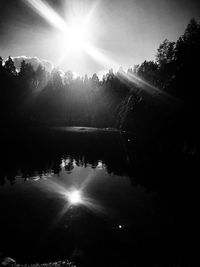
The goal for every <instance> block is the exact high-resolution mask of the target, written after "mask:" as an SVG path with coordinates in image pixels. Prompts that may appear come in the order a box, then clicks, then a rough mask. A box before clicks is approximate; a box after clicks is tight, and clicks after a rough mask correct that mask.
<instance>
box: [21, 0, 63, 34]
mask: <svg viewBox="0 0 200 267" xmlns="http://www.w3.org/2000/svg"><path fill="white" fill-rule="evenodd" d="M24 2H25V3H26V4H28V5H29V6H30V7H31V8H32V9H34V10H35V11H36V12H37V13H38V14H39V15H40V16H41V17H43V18H45V19H46V21H48V22H49V23H50V24H51V25H52V26H54V27H55V28H57V29H58V30H60V31H62V32H66V31H67V30H68V26H67V24H66V22H65V21H64V20H63V19H62V18H61V17H60V16H59V15H58V14H57V13H56V12H55V11H54V10H53V9H52V8H51V7H50V6H49V5H48V4H47V3H44V2H43V1H42V0H27V1H25V0H24Z"/></svg>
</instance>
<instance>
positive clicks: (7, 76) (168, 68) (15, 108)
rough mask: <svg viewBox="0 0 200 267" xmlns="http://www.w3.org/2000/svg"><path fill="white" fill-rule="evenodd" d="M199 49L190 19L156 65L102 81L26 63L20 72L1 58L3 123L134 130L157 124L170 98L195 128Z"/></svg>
mask: <svg viewBox="0 0 200 267" xmlns="http://www.w3.org/2000/svg"><path fill="white" fill-rule="evenodd" d="M199 46H200V24H199V23H197V22H196V21H195V20H194V19H192V20H191V21H190V23H189V24H188V26H187V28H186V30H185V32H184V34H183V35H182V36H181V37H180V38H179V39H178V40H177V42H170V41H168V40H164V41H163V43H162V44H160V46H159V48H158V50H157V54H156V60H155V61H144V62H143V63H142V64H140V65H136V66H134V68H130V69H128V71H127V72H126V73H125V72H124V71H123V69H122V68H120V69H119V71H118V72H117V73H116V74H115V73H113V70H110V71H109V72H108V73H107V74H106V75H104V77H103V79H102V80H99V78H98V76H97V75H96V74H94V75H93V76H92V77H89V78H88V77H87V75H85V77H73V73H72V72H71V71H67V72H66V73H64V74H63V73H61V71H60V70H59V69H53V71H52V72H51V73H49V72H47V71H46V70H45V69H44V68H43V67H42V66H41V65H39V67H38V68H37V69H36V70H35V69H34V68H33V66H32V65H31V64H30V63H26V62H25V61H22V63H21V68H20V69H19V70H16V68H15V66H14V62H13V60H12V58H11V57H9V58H8V59H7V60H6V61H3V59H2V58H0V86H1V92H0V94H1V95H0V99H1V105H0V106H1V110H0V115H1V124H2V125H16V124H17V125H19V124H26V125H45V126H50V125H51V126H95V127H117V128H128V129H130V130H132V129H135V128H137V126H138V125H139V124H143V125H144V124H149V123H148V121H151V123H152V124H154V120H155V116H157V115H158V113H159V112H160V110H162V111H163V110H164V109H166V107H165V103H164V102H163V101H161V98H163V99H164V100H166V99H165V98H167V97H166V96H169V95H170V96H173V97H176V99H178V102H176V104H172V106H173V105H174V107H175V106H176V107H175V108H176V113H177V110H178V112H179V113H181V112H182V113H184V115H183V117H182V118H181V119H183V118H184V120H186V121H187V123H189V124H190V126H191V125H192V127H193V126H194V125H195V124H197V114H198V111H199V108H198V101H199V90H198V86H199V83H200V81H199V79H200V78H199V77H200V76H199V75H198V64H199V60H200V52H199V51H200V47H199ZM129 77H131V79H129ZM163 95H164V96H163ZM162 96H163V97H162ZM165 102H166V101H165ZM138 103H139V105H137V104H138ZM136 106H138V107H136ZM177 106H178V108H177ZM155 107H156V110H155ZM158 107H159V109H158ZM174 107H173V108H174ZM167 108H168V107H167ZM165 111H166V113H170V112H171V110H170V111H169V112H168V111H167V110H165ZM173 112H174V110H173ZM146 114H148V116H146ZM176 115H177V114H174V113H173V114H172V115H171V116H172V117H173V116H176ZM147 117H148V119H147ZM152 118H153V120H152ZM149 119H150V120H149ZM138 120H139V122H138ZM161 120H162V119H161ZM140 126H141V125H140ZM154 126H155V125H154ZM196 126H197V125H196Z"/></svg>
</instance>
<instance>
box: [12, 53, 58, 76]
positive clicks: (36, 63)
mask: <svg viewBox="0 0 200 267" xmlns="http://www.w3.org/2000/svg"><path fill="white" fill-rule="evenodd" d="M12 60H13V61H14V64H15V67H16V69H18V70H19V69H20V66H21V62H22V61H23V60H25V62H26V63H30V64H31V65H32V66H33V68H34V70H36V69H37V68H38V66H39V64H41V65H42V67H44V68H45V69H46V70H47V71H49V72H51V71H52V69H53V68H54V66H53V64H52V62H51V61H48V60H44V59H42V60H40V59H39V58H38V57H26V56H18V57H12Z"/></svg>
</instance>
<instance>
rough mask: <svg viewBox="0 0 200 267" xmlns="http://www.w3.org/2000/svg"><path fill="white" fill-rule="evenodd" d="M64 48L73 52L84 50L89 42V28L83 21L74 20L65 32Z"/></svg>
mask: <svg viewBox="0 0 200 267" xmlns="http://www.w3.org/2000/svg"><path fill="white" fill-rule="evenodd" d="M62 38H63V42H64V49H65V50H68V51H69V52H71V53H76V52H80V51H81V50H84V49H85V47H86V45H87V43H88V42H89V39H90V38H89V29H88V28H87V27H86V26H85V25H84V24H83V23H82V24H81V21H80V20H79V21H76V20H74V21H72V22H71V23H70V24H68V28H67V30H66V32H64V33H63V36H62Z"/></svg>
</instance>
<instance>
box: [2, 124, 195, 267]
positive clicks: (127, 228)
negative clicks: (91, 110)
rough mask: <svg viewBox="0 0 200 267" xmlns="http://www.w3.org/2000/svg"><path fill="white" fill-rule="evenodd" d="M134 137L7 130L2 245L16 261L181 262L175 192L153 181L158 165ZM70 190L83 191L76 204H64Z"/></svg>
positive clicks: (186, 250)
mask: <svg viewBox="0 0 200 267" xmlns="http://www.w3.org/2000/svg"><path fill="white" fill-rule="evenodd" d="M135 142H136V141H135V140H134V138H133V136H131V135H130V134H129V135H128V134H123V135H120V134H119V133H118V132H116V131H112V130H109V129H107V130H96V129H88V128H58V129H48V130H46V131H41V130H37V131H34V132H32V131H30V132H29V133H28V134H27V133H20V134H15V135H14V136H13V135H11V137H10V135H8V136H6V135H5V136H4V139H3V142H2V144H3V145H2V147H3V150H2V152H1V153H3V158H4V159H3V161H2V165H1V173H0V174H1V176H0V182H1V186H0V212H1V215H0V216H1V222H0V251H2V252H3V253H5V254H6V255H7V256H11V257H13V258H15V259H16V260H17V261H19V262H21V263H23V262H45V261H52V260H58V259H64V258H68V259H71V260H75V261H76V262H78V263H80V264H81V266H125V264H127V263H128V262H130V260H131V261H132V263H140V264H142V263H144V262H148V263H149V264H151V263H152V264H153V263H163V262H165V263H168V262H169V263H179V262H182V261H187V260H188V258H190V252H191V242H192V241H191V238H190V236H189V234H188V231H185V226H186V224H187V219H186V222H184V224H182V223H180V222H181V220H182V211H181V208H180V206H179V204H180V203H179V201H178V200H177V198H176V197H173V192H174V191H173V190H171V191H170V192H169V191H168V192H166V191H167V190H168V189H167V190H165V191H163V190H161V189H160V188H158V186H156V185H157V184H159V182H158V181H159V179H157V178H158V177H159V175H158V172H156V171H155V169H156V165H155V164H154V165H153V167H152V164H148V163H147V159H146V156H144V155H143V156H141V154H142V148H141V150H140V147H138V146H137V145H136V144H135ZM149 150H150V149H149ZM130 151H131V153H130ZM138 151H139V152H138ZM153 160H154V159H153ZM141 161H142V163H141ZM145 162H146V164H145ZM160 166H161V168H165V167H166V166H163V165H160ZM152 169H153V171H152ZM158 170H159V171H160V169H159V168H158ZM166 172H167V170H166V171H164V174H162V176H161V174H160V173H159V174H160V178H161V177H162V179H163V177H164V178H166V177H165V175H166ZM155 177H156V179H155ZM170 187H171V186H170ZM172 187H173V185H172ZM72 190H79V192H80V193H81V201H80V203H76V204H72V203H70V201H69V198H68V197H67V196H68V195H67V194H68V192H69V191H70V192H71V191H72ZM176 190H177V189H175V191H176ZM169 195H170V196H169ZM175 195H176V194H175ZM175 207H176V208H175ZM177 210H179V213H180V214H178V215H177Z"/></svg>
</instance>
